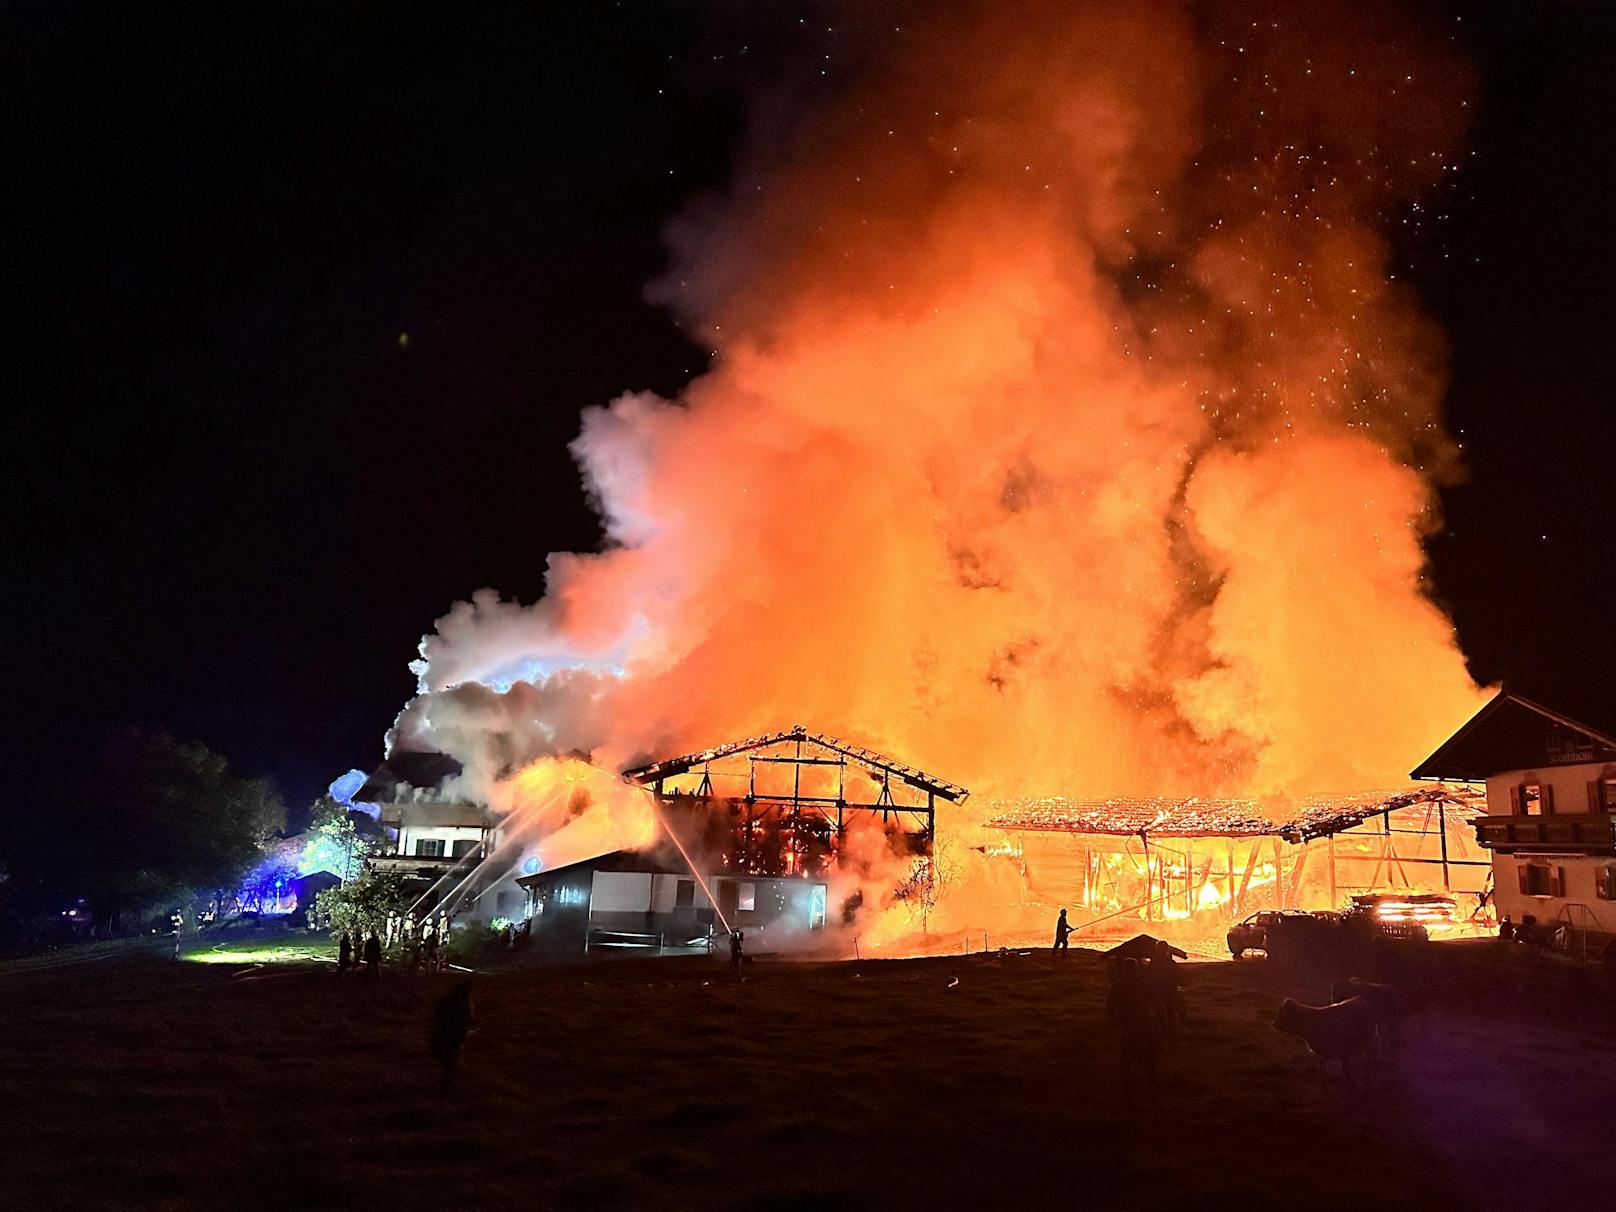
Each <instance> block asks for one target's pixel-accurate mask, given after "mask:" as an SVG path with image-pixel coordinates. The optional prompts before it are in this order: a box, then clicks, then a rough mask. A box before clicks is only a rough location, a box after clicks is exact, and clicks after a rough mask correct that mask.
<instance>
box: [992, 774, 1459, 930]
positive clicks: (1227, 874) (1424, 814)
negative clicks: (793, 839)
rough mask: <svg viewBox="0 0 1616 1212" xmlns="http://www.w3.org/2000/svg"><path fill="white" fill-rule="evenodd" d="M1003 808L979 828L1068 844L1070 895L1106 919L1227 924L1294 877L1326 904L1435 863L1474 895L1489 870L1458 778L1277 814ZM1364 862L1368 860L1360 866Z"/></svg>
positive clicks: (1294, 897) (1187, 803) (1218, 806)
mask: <svg viewBox="0 0 1616 1212" xmlns="http://www.w3.org/2000/svg"><path fill="white" fill-rule="evenodd" d="M1004 807H1006V808H1007V809H1008V811H1005V812H1003V813H1001V814H1000V815H998V816H997V817H995V818H994V819H992V820H990V821H989V822H988V824H989V827H991V828H997V829H1001V830H1004V831H1006V832H1007V833H1009V834H1018V833H1019V834H1043V835H1045V836H1046V837H1049V836H1050V835H1066V836H1070V837H1071V838H1072V839H1073V840H1074V841H1075V842H1077V848H1078V855H1077V856H1076V857H1077V859H1078V862H1077V863H1076V864H1074V865H1079V866H1081V872H1080V873H1078V875H1077V879H1076V881H1075V884H1076V888H1075V891H1077V893H1078V895H1077V897H1076V898H1074V899H1076V900H1077V902H1078V903H1079V904H1082V905H1083V906H1085V907H1087V908H1089V909H1091V910H1100V911H1102V912H1104V915H1105V916H1107V917H1110V916H1127V915H1130V914H1135V913H1137V914H1139V915H1140V916H1142V917H1143V918H1144V919H1145V920H1147V921H1153V920H1158V919H1160V920H1170V919H1182V918H1188V917H1194V916H1196V915H1198V914H1203V913H1209V912H1210V913H1212V914H1215V915H1216V916H1219V917H1223V918H1225V919H1227V920H1234V919H1237V918H1239V917H1240V916H1242V915H1243V913H1245V912H1246V911H1247V910H1249V909H1253V908H1258V907H1263V906H1265V905H1270V904H1271V905H1272V907H1275V908H1285V907H1291V906H1293V905H1296V904H1299V903H1300V901H1301V900H1302V899H1303V896H1304V893H1303V876H1304V874H1309V875H1311V876H1312V877H1313V879H1314V880H1315V881H1316V885H1315V886H1316V888H1317V892H1320V893H1322V892H1325V891H1327V894H1328V898H1329V906H1330V907H1332V908H1335V907H1338V906H1339V899H1340V898H1341V897H1342V896H1344V895H1346V894H1349V893H1354V892H1359V893H1366V892H1371V891H1375V890H1380V889H1385V888H1387V887H1388V886H1390V887H1401V888H1407V889H1414V888H1417V887H1421V886H1430V887H1434V886H1435V885H1436V884H1437V878H1436V874H1435V872H1434V871H1433V872H1431V877H1430V878H1425V872H1426V871H1427V870H1429V869H1430V868H1433V867H1434V868H1440V872H1441V874H1440V886H1441V889H1442V890H1443V891H1444V892H1449V893H1455V894H1468V895H1474V896H1476V897H1477V898H1478V902H1479V901H1480V899H1482V898H1483V897H1484V896H1485V892H1486V889H1485V884H1486V879H1487V876H1488V874H1489V864H1488V863H1487V861H1486V859H1485V858H1483V857H1476V856H1474V855H1472V847H1471V845H1470V842H1469V836H1470V834H1471V832H1472V830H1473V827H1474V826H1473V823H1474V821H1475V820H1476V818H1477V817H1478V816H1480V815H1481V814H1482V813H1484V812H1485V804H1484V801H1483V799H1482V797H1481V795H1480V793H1479V792H1477V791H1476V790H1474V789H1472V788H1469V787H1464V786H1449V785H1445V784H1444V785H1439V786H1436V787H1424V788H1418V789H1411V790H1406V791H1396V792H1384V791H1381V792H1368V793H1363V794H1359V795H1353V796H1334V797H1312V798H1309V799H1305V800H1303V801H1301V803H1300V804H1298V805H1297V810H1296V811H1295V812H1294V814H1293V815H1292V816H1290V817H1289V818H1288V819H1274V818H1272V817H1268V816H1264V815H1262V814H1261V812H1260V806H1259V804H1258V803H1256V802H1255V801H1251V800H1207V799H1199V798H1191V799H1184V800H1124V799H1113V800H1067V799H1046V800H1023V801H1017V802H1014V803H1011V804H1005V805H1004ZM1450 830H1451V831H1452V832H1451V836H1450ZM1321 840H1322V841H1323V842H1324V846H1323V847H1322V849H1323V852H1324V855H1323V857H1324V869H1323V871H1320V870H1319V865H1318V864H1317V863H1314V864H1312V865H1311V866H1310V864H1309V859H1310V857H1311V856H1312V855H1313V853H1314V847H1313V845H1312V843H1314V842H1317V841H1321ZM1220 841H1221V843H1222V845H1221V846H1219V844H1218V843H1219V842H1220ZM1286 843H1289V845H1288V846H1287V845H1286ZM1014 849H1015V851H1016V852H1017V854H1018V856H1019V857H1020V859H1021V863H1022V875H1023V886H1024V887H1030V886H1031V882H1032V881H1031V878H1030V875H1029V866H1028V862H1027V851H1026V848H1025V847H1024V846H1021V845H1016V846H1015V847H1014ZM1220 851H1221V853H1220ZM1049 857H1050V856H1049V855H1046V856H1045V858H1046V859H1047V858H1049ZM1287 859H1289V860H1290V861H1288V862H1287ZM1367 864H1373V866H1372V868H1371V869H1370V870H1368V871H1367V872H1365V865H1367ZM1050 865H1051V866H1055V865H1056V864H1054V863H1051V864H1050ZM1411 869H1412V871H1411ZM1366 877H1367V878H1366ZM1073 882H1074V881H1071V880H1070V879H1068V880H1067V886H1068V887H1070V886H1071V884H1072V883H1073Z"/></svg>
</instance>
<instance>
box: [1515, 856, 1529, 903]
mask: <svg viewBox="0 0 1616 1212" xmlns="http://www.w3.org/2000/svg"><path fill="white" fill-rule="evenodd" d="M1515 874H1516V875H1518V876H1520V877H1521V895H1522V896H1531V895H1532V868H1531V867H1530V866H1528V865H1527V864H1526V863H1519V864H1517V865H1516V867H1515Z"/></svg>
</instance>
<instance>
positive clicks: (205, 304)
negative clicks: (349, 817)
mask: <svg viewBox="0 0 1616 1212" xmlns="http://www.w3.org/2000/svg"><path fill="white" fill-rule="evenodd" d="M1418 11H1421V12H1422V13H1424V14H1426V16H1425V18H1424V19H1427V20H1429V21H1431V22H1434V23H1440V24H1441V25H1442V26H1443V27H1444V28H1451V29H1452V30H1454V31H1455V32H1456V33H1457V35H1458V37H1459V39H1460V41H1461V44H1462V45H1463V46H1464V47H1465V49H1466V50H1467V52H1468V53H1469V55H1470V56H1471V57H1472V59H1473V60H1474V61H1475V63H1476V64H1477V66H1478V68H1479V71H1480V78H1481V89H1482V92H1481V96H1480V98H1479V102H1478V105H1477V107H1476V108H1477V115H1478V117H1477V123H1476V127H1475V130H1474V132H1473V136H1472V142H1471V147H1472V148H1473V150H1474V152H1475V155H1474V156H1472V157H1470V158H1469V159H1468V161H1467V167H1466V169H1465V172H1464V175H1463V179H1462V183H1461V186H1460V187H1459V188H1458V190H1457V192H1456V193H1455V195H1454V200H1453V205H1452V207H1451V210H1450V217H1449V218H1448V219H1447V220H1446V222H1445V223H1444V224H1442V226H1441V230H1440V231H1438V232H1427V233H1426V238H1425V239H1424V241H1423V242H1422V243H1421V245H1419V246H1418V247H1417V248H1412V249H1410V250H1409V256H1410V263H1409V266H1408V271H1409V273H1410V274H1411V275H1412V276H1413V277H1414V279H1415V280H1416V281H1417V282H1418V283H1419V284H1420V285H1421V287H1422V289H1423V290H1424V292H1425V294H1426V296H1427V298H1428V299H1429V301H1430V304H1431V306H1432V308H1433V309H1434V310H1435V312H1436V313H1437V315H1438V316H1439V317H1440V318H1441V319H1442V320H1443V321H1444V323H1445V324H1446V326H1447V330H1448V333H1449V336H1450V339H1451V341H1452V346H1453V350H1452V367H1453V369H1452V381H1451V387H1450V392H1449V401H1448V419H1449V426H1450V428H1451V429H1452V431H1453V432H1454V433H1455V434H1456V435H1457V436H1459V438H1460V440H1461V441H1462V442H1463V443H1464V446H1465V454H1466V460H1467V464H1468V469H1469V478H1468V480H1467V482H1465V483H1463V484H1462V485H1458V486H1456V487H1452V488H1450V489H1448V490H1446V491H1445V493H1444V504H1443V512H1444V518H1445V523H1444V528H1443V530H1442V531H1441V532H1440V533H1439V534H1437V535H1435V536H1433V538H1432V539H1431V541H1430V542H1429V544H1428V549H1429V552H1430V555H1431V559H1432V565H1433V572H1434V582H1435V592H1436V595H1437V597H1438V598H1439V600H1440V601H1441V602H1442V603H1443V604H1444V606H1445V607H1446V608H1447V609H1448V610H1449V611H1450V613H1451V615H1452V617H1453V618H1454V620H1455V622H1456V623H1457V626H1458V629H1459V635H1460V640H1461V643H1462V644H1463V647H1464V649H1465V651H1466V653H1467V654H1468V656H1469V658H1470V662H1471V671H1472V673H1473V674H1474V675H1475V676H1476V677H1477V678H1478V679H1481V680H1485V681H1493V680H1497V679H1499V678H1503V677H1510V678H1513V679H1516V680H1518V681H1519V682H1521V683H1522V684H1523V685H1525V684H1530V685H1531V686H1532V687H1534V688H1536V689H1537V690H1538V692H1539V693H1541V694H1547V693H1553V692H1557V691H1559V692H1563V693H1564V694H1565V695H1566V696H1567V697H1568V698H1570V697H1577V698H1582V699H1586V698H1587V697H1589V696H1590V695H1591V694H1599V693H1603V694H1605V695H1607V697H1608V696H1613V695H1616V679H1613V677H1612V673H1611V670H1612V665H1613V661H1612V658H1611V656H1610V655H1609V654H1608V652H1606V651H1603V650H1604V649H1605V648H1606V646H1607V645H1608V644H1609V640H1610V631H1611V629H1610V626H1609V623H1610V619H1611V616H1612V611H1613V604H1616V591H1613V584H1616V562H1613V556H1616V543H1613V541H1612V532H1611V527H1612V521H1613V519H1616V444H1613V441H1616V419H1613V409H1612V405H1613V400H1616V363H1613V352H1616V305H1613V303H1612V286H1613V283H1616V233H1613V224H1612V219H1611V197H1612V186H1613V184H1616V181H1613V172H1612V168H1611V165H1612V162H1613V161H1612V152H1613V151H1616V147H1613V143H1616V137H1613V133H1612V132H1613V131H1616V76H1613V73H1612V72H1611V70H1610V65H1611V63H1613V62H1616V8H1612V7H1611V6H1608V5H1600V4H1552V5H1550V4H1536V5H1513V6H1502V5H1497V6H1481V7H1478V8H1477V9H1476V10H1475V11H1467V10H1466V9H1464V8H1458V9H1451V10H1450V9H1446V8H1437V7H1430V8H1425V9H1421V10H1418ZM774 12H775V14H776V17H777V22H776V25H775V28H774V29H773V30H772V31H768V30H765V31H762V33H761V34H760V32H759V31H758V30H757V29H756V28H755V27H754V28H752V29H750V30H746V31H741V30H738V29H737V28H735V26H734V25H733V24H732V22H731V21H730V19H729V18H732V17H733V11H732V10H730V9H727V8H726V9H715V8H712V7H704V6H697V5H691V4H678V5H651V4H635V5H609V4H606V3H604V2H601V3H580V4H574V5H566V4H562V5H552V4H526V5H521V6H514V7H511V8H504V7H501V6H485V5H476V6H471V5H467V6H452V7H451V6H442V7H439V6H428V5H411V6H399V5H392V4H387V5H357V4H351V5H340V6H327V5H299V6H287V7H281V8H277V7H275V6H270V5H250V6H249V5H221V6H191V5H171V4H164V5H145V6H109V5H88V4H51V5H23V4H13V5H9V6H7V7H6V9H5V10H4V14H5V15H4V24H3V34H4V37H3V39H0V47H3V49H0V63H3V70H0V80H3V83H0V88H3V89H4V90H5V100H6V108H5V112H6V114H7V121H6V128H7V129H6V136H7V143H8V145H9V146H8V149H7V150H8V155H7V156H6V167H7V172H6V176H7V178H8V186H9V188H8V189H7V190H6V191H5V193H6V194H7V195H8V197H9V201H8V202H6V203H4V205H5V207H6V220H7V222H6V232H7V236H8V238H7V239H6V240H5V241H4V242H3V245H0V257H3V258H4V274H5V280H6V283H7V286H8V288H9V290H8V294H9V297H10V300H11V303H12V308H11V309H10V310H11V314H12V319H11V320H10V322H9V324H8V328H9V329H10V337H11V339H10V341H8V342H7V345H8V346H9V349H8V350H7V353H8V354H9V357H8V359H7V361H8V363H9V364H10V370H9V373H8V374H7V375H6V389H7V395H8V396H10V397H11V399H12V400H13V405H12V408H11V409H10V410H8V411H9V412H10V413H11V416H10V423H11V429H12V434H13V436H12V438H11V441H10V442H9V443H8V446H9V451H8V453H9V461H10V463H11V465H12V475H11V479H12V482H13V483H14V484H16V485H17V489H16V491H17V499H16V503H15V504H14V506H13V508H12V510H11V511H10V512H11V515H12V526H13V529H14V530H17V531H20V532H21V533H20V543H18V544H17V545H16V548H14V550H18V551H19V558H18V561H17V562H19V563H20V564H21V573H22V575H21V577H20V579H19V580H17V581H14V588H13V591H12V592H13V595H14V600H16V601H17V602H18V603H19V604H20V606H21V626H20V628H17V627H14V628H13V629H12V643H13V648H14V654H15V655H14V664H15V663H17V662H16V657H20V669H16V670H14V672H13V676H12V679H11V687H12V704H13V710H14V713H15V714H16V715H17V716H18V718H19V720H20V723H21V727H22V734H23V735H22V736H21V737H19V738H18V742H17V744H16V745H15V750H14V752H15V753H16V756H17V758H18V759H19V760H20V762H21V764H22V765H23V767H24V768H25V769H26V770H27V772H28V773H27V776H26V777H28V778H30V779H33V780H36V781H41V782H40V785H43V784H44V783H48V781H49V780H50V779H51V777H52V771H53V770H54V769H57V768H59V765H60V763H63V762H73V761H75V760H79V759H80V758H81V756H82V754H83V753H84V752H85V751H86V749H87V748H88V746H90V745H91V744H93V742H94V741H95V740H96V739H97V738H98V736H99V735H100V733H101V731H102V730H103V729H104V728H105V727H106V726H108V725H111V724H116V723H123V722H134V721H138V722H147V723H152V724H156V725H161V726H164V727H167V728H169V729H170V730H172V731H173V732H175V733H176V734H178V735H180V736H183V737H187V738H195V739H199V740H202V741H205V742H206V743H208V744H209V745H212V746H214V747H215V748H217V749H219V750H220V751H221V752H223V753H224V754H226V755H227V756H228V757H229V758H230V759H231V761H232V763H233V764H234V765H235V766H236V767H237V768H238V769H240V770H242V771H243V772H246V773H250V774H267V775H270V776H271V777H273V778H274V779H275V780H276V781H277V782H278V783H279V784H280V785H281V786H282V788H283V789H284V790H285V792H286V794H287V797H288V799H289V800H290V801H291V802H293V803H294V805H296V804H299V803H302V802H306V801H307V800H308V798H310V797H311V796H312V795H313V794H314V793H315V792H317V791H318V790H319V789H320V788H321V787H323V785H324V783H325V782H327V781H329V779H330V778H331V777H333V776H334V775H336V774H338V773H340V772H341V771H343V770H345V769H347V768H348V767H350V766H354V765H360V766H368V765H370V764H373V763H374V762H375V761H376V760H378V759H379V758H380V756H381V740H382V734H383V732H384V730H385V729H386V727H387V726H388V724H389V723H390V722H391V720H392V718H393V715H394V714H395V713H396V712H397V710H398V709H399V707H400V706H402V705H403V703H404V702H405V700H406V699H407V698H408V697H409V695H410V693H411V692H412V690H413V688H414V679H413V676H412V675H411V674H410V672H409V670H408V668H407V663H408V661H409V660H410V659H411V658H412V657H413V656H414V653H415V647H416V644H417V643H418V641H419V639H420V637H421V635H422V633H423V632H425V631H426V630H428V629H430V627H431V625H432V623H433V620H435V619H436V618H437V617H438V616H439V615H441V614H442V613H443V612H444V611H445V610H446V609H447V608H448V606H449V605H450V604H451V603H452V602H454V601H455V600H457V599H461V598H464V597H466V596H467V595H468V594H469V593H471V592H472V591H473V590H475V589H477V588H479V587H481V586H485V585H491V586H494V587H497V588H498V589H500V590H501V591H503V592H504V593H506V594H507V595H513V596H517V597H520V598H522V599H523V600H532V599H533V598H535V597H537V596H538V595H539V594H540V593H541V591H542V589H543V575H544V566H545V565H544V562H545V556H546V554H547V553H548V552H551V551H554V550H589V549H591V548H593V547H595V546H596V545H597V544H598V542H599V528H598V525H597V523H596V520H595V518H594V515H593V514H592V513H591V512H590V510H589V508H588V505H587V503H586V501H585V499H584V496H583V493H582V490H581V489H580V487H579V482H578V475H577V471H576V468H575V467H574V465H573V463H572V460H571V458H570V456H569V455H568V453H567V449H566V444H567V442H568V441H569V440H570V439H571V438H572V437H573V436H574V435H575V434H576V432H577V423H578V413H579V410H580V409H582V408H583V407H585V406H587V405H591V404H599V403H603V402H605V401H606V400H608V399H610V398H612V397H613V396H615V395H617V394H619V393H620V392H622V391H624V390H628V389H645V388H648V389H651V390H654V391H657V392H660V393H664V394H673V393H674V392H676V391H677V390H678V388H679V387H680V386H681V385H682V384H683V383H684V382H685V381H687V380H688V379H689V378H690V377H691V376H692V375H694V374H696V373H698V372H699V371H700V370H701V368H702V367H703V366H704V365H705V364H706V360H707V354H706V352H705V351H704V350H702V349H700V348H698V347H697V346H695V345H693V344H691V343H690V342H689V341H687V340H686V339H685V338H684V337H683V336H682V334H681V333H680V332H679V330H678V329H677V328H676V327H675V325H674V323H673V321H672V319H671V317H670V316H669V315H667V314H666V313H664V312H662V311H660V310H658V309H657V308H655V307H653V306H651V305H649V304H647V303H646V302H645V301H644V300H643V299H642V290H643V287H644V284H645V283H646V282H647V281H648V280H649V279H651V278H652V277H654V276H655V275H656V273H657V272H658V271H659V270H660V269H661V268H662V266H663V264H664V261H665V253H664V250H663V245H662V242H661V229H662V226H663V224H664V223H665V222H666V221H667V220H668V219H669V218H670V217H671V216H672V215H673V214H674V213H676V212H677V211H678V209H679V208H680V207H681V205H682V204H684V203H686V202H687V201H688V200H690V199H691V198H692V197H693V196H696V195H699V194H701V193H702V192H704V191H713V190H717V189H720V188H722V186H723V185H724V183H725V181H726V178H727V174H728V172H729V168H730V165H731V163H732V161H733V158H734V153H735V149H736V146H737V143H738V141H739V140H740V139H741V137H742V135H743V131H744V129H745V127H744V116H743V100H744V91H745V89H744V85H745V83H746V81H747V80H748V77H749V75H756V74H758V73H759V72H760V71H766V67H763V68H758V67H752V66H751V65H750V63H748V61H747V60H746V59H745V58H744V56H743V53H742V52H741V50H740V48H741V47H742V46H743V45H744V46H746V47H747V48H748V50H747V52H746V53H747V54H750V55H751V56H752V60H751V62H752V63H756V62H760V61H763V62H765V63H766V56H767V55H768V54H769V53H784V54H788V55H802V54H808V55H820V54H822V53H830V54H833V55H834V54H836V53H839V49H840V48H838V46H837V45H836V43H835V41H834V38H833V36H831V35H829V34H827V33H826V32H825V31H824V28H823V21H822V20H820V19H819V18H818V17H814V18H813V19H812V20H805V21H804V22H802V23H801V24H798V23H797V21H796V20H795V17H796V15H797V14H798V13H799V12H801V13H803V14H808V15H810V16H811V15H812V14H813V13H814V12H815V10H814V9H810V8H800V9H799V8H792V7H791V6H774ZM721 13H727V14H729V17H726V18H725V19H723V20H721V19H720V14H721ZM1456 13H1457V14H1462V20H1458V21H1455V19H1454V18H1455V14H1456ZM771 47H772V48H773V49H772V52H771ZM831 62H832V64H833V75H834V62H835V61H834V59H832V60H831ZM833 83H834V81H833V79H832V80H831V82H830V83H827V87H832V86H833ZM19 423H20V429H18V428H17V426H18V425H19ZM1409 756H1410V762H1411V764H1412V762H1413V761H1414V760H1416V759H1417V758H1419V757H1421V756H1423V755H1420V754H1410V755H1409Z"/></svg>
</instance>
